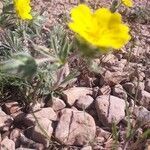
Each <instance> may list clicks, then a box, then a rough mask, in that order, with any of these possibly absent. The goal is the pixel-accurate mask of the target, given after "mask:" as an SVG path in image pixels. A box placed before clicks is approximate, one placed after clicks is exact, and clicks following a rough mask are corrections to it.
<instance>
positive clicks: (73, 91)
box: [63, 87, 93, 106]
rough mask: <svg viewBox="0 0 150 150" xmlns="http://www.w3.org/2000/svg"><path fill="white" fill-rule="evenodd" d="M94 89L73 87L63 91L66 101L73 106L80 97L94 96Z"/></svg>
mask: <svg viewBox="0 0 150 150" xmlns="http://www.w3.org/2000/svg"><path fill="white" fill-rule="evenodd" d="M92 94H93V92H92V89H91V88H86V87H73V88H70V89H67V90H65V91H63V97H64V99H65V101H66V102H67V103H68V104H69V105H70V106H72V105H73V104H74V103H75V102H76V101H77V100H78V99H79V97H80V96H85V95H92Z"/></svg>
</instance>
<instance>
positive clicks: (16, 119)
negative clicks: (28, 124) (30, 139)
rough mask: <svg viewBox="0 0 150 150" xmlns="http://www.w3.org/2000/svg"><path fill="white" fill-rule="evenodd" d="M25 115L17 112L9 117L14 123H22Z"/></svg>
mask: <svg viewBox="0 0 150 150" xmlns="http://www.w3.org/2000/svg"><path fill="white" fill-rule="evenodd" d="M25 116H26V114H25V113H24V112H23V111H21V110H19V111H18V112H16V113H14V114H11V117H12V118H13V119H14V122H22V121H23V119H24V117H25Z"/></svg>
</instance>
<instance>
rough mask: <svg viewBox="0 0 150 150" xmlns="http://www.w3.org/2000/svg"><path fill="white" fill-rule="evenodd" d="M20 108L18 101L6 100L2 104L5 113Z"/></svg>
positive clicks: (10, 112)
mask: <svg viewBox="0 0 150 150" xmlns="http://www.w3.org/2000/svg"><path fill="white" fill-rule="evenodd" d="M20 110H21V107H20V106H19V103H18V102H7V103H5V104H4V111H5V112H6V114H8V115H10V114H14V113H17V112H18V111H20Z"/></svg>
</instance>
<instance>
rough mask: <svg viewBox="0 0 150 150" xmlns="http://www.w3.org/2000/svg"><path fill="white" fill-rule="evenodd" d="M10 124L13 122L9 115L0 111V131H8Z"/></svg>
mask: <svg viewBox="0 0 150 150" xmlns="http://www.w3.org/2000/svg"><path fill="white" fill-rule="evenodd" d="M12 122H13V118H12V117H10V116H9V115H7V114H5V112H3V111H2V110H1V109H0V130H2V131H8V130H9V127H10V126H11V124H12Z"/></svg>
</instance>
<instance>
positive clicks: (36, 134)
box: [31, 118, 53, 147]
mask: <svg viewBox="0 0 150 150" xmlns="http://www.w3.org/2000/svg"><path fill="white" fill-rule="evenodd" d="M52 132H53V128H52V121H51V120H49V119H47V118H41V119H39V120H38V123H37V124H36V125H35V127H34V128H33V129H32V132H31V137H32V140H34V141H36V142H39V143H42V144H43V145H44V146H45V147H48V146H49V142H50V139H51V135H52Z"/></svg>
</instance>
